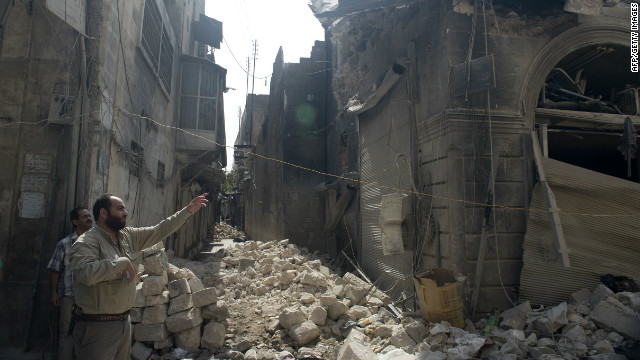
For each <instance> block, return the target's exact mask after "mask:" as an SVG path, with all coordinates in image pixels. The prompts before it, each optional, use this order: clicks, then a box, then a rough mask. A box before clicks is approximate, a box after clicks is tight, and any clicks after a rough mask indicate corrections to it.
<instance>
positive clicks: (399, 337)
mask: <svg viewBox="0 0 640 360" xmlns="http://www.w3.org/2000/svg"><path fill="white" fill-rule="evenodd" d="M389 341H390V342H391V345H393V346H395V347H397V348H406V347H412V346H416V342H415V341H414V340H413V339H412V338H411V337H410V336H409V334H407V332H406V331H405V330H404V328H403V327H402V326H400V325H398V326H396V327H394V329H393V331H392V332H391V339H390V340H389Z"/></svg>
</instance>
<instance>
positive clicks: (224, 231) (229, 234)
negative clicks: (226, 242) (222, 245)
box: [213, 222, 245, 240]
mask: <svg viewBox="0 0 640 360" xmlns="http://www.w3.org/2000/svg"><path fill="white" fill-rule="evenodd" d="M244 238H245V236H244V233H243V232H242V231H239V230H238V229H236V228H234V227H233V226H231V225H229V224H227V223H224V222H221V223H217V224H216V225H215V226H214V227H213V239H214V240H222V239H244Z"/></svg>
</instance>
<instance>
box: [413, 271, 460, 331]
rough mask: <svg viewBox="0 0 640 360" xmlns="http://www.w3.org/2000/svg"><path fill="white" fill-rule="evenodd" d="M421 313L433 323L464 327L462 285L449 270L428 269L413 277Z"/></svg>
mask: <svg viewBox="0 0 640 360" xmlns="http://www.w3.org/2000/svg"><path fill="white" fill-rule="evenodd" d="M413 283H414V284H415V287H416V293H417V295H418V300H419V302H420V311H421V312H422V316H424V318H425V319H427V320H429V321H431V322H436V323H437V322H440V321H443V320H444V321H447V322H449V323H450V324H451V325H453V326H455V327H460V328H462V327H464V319H465V309H464V301H463V299H462V295H463V294H462V283H461V282H459V281H457V280H456V277H455V274H454V272H453V271H451V270H447V269H428V270H425V271H422V272H420V273H416V274H414V275H413Z"/></svg>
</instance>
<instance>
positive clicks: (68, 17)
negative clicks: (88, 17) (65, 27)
mask: <svg viewBox="0 0 640 360" xmlns="http://www.w3.org/2000/svg"><path fill="white" fill-rule="evenodd" d="M46 2H47V9H49V11H51V12H52V13H54V14H56V15H57V16H58V17H59V18H60V19H62V21H64V22H66V23H67V24H69V25H71V27H73V28H74V29H76V30H77V31H78V32H80V33H82V34H84V32H85V30H84V29H85V25H84V24H85V16H84V14H85V3H86V0H47V1H46Z"/></svg>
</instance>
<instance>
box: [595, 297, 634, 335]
mask: <svg viewBox="0 0 640 360" xmlns="http://www.w3.org/2000/svg"><path fill="white" fill-rule="evenodd" d="M591 320H592V321H593V322H594V323H596V325H598V326H599V327H601V328H604V329H606V330H609V331H615V332H617V333H619V334H621V335H623V336H624V337H626V338H629V339H633V340H640V314H638V313H636V312H634V311H632V310H631V309H629V308H628V307H626V306H624V305H623V304H622V303H621V302H619V301H618V300H616V299H614V298H612V297H608V298H607V299H606V300H603V301H600V302H599V303H598V305H597V306H596V307H595V309H593V311H592V312H591Z"/></svg>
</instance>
